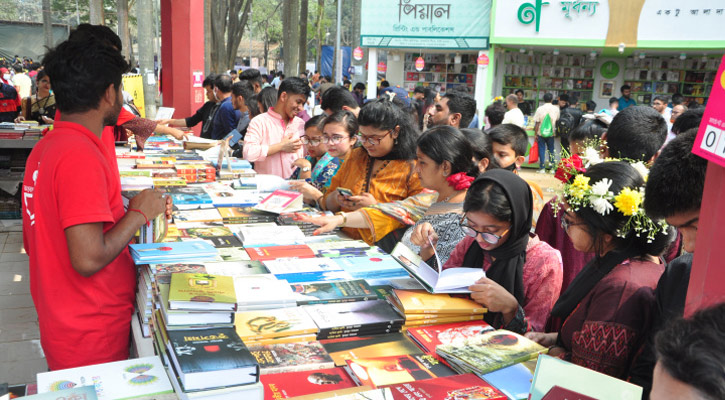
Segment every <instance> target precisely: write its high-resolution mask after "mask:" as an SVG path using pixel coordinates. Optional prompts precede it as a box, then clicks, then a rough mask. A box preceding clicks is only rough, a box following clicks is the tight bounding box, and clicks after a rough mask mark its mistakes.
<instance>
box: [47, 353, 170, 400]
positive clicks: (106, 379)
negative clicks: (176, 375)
mask: <svg viewBox="0 0 725 400" xmlns="http://www.w3.org/2000/svg"><path fill="white" fill-rule="evenodd" d="M80 386H92V387H94V388H95V391H96V396H97V397H98V399H99V400H110V399H130V398H134V397H142V396H152V395H159V394H163V393H172V392H173V389H172V388H171V383H170V382H169V379H168V377H167V375H166V371H165V370H164V367H163V365H162V364H161V360H160V359H159V357H157V356H153V357H143V358H136V359H131V360H124V361H116V362H110V363H105V364H97V365H89V366H85V367H78V368H70V369H63V370H58V371H50V372H41V373H39V374H38V393H41V394H42V393H48V392H57V391H59V390H64V389H71V388H76V387H80Z"/></svg>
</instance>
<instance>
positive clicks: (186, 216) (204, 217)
mask: <svg viewBox="0 0 725 400" xmlns="http://www.w3.org/2000/svg"><path fill="white" fill-rule="evenodd" d="M176 221H179V222H221V221H222V216H221V215H220V214H219V211H217V210H216V208H210V209H200V210H186V211H178V212H176V213H174V222H176Z"/></svg>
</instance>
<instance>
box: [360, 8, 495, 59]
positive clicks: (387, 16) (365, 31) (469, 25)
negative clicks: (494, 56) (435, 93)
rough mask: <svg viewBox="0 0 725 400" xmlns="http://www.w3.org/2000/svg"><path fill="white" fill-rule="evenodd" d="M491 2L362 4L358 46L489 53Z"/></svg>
mask: <svg viewBox="0 0 725 400" xmlns="http://www.w3.org/2000/svg"><path fill="white" fill-rule="evenodd" d="M491 1H492V0H447V1H430V0H397V1H396V0H362V6H361V10H362V11H361V17H360V45H361V46H363V47H378V48H411V49H451V50H459V49H461V50H464V49H465V50H484V49H488V37H489V32H490V15H491Z"/></svg>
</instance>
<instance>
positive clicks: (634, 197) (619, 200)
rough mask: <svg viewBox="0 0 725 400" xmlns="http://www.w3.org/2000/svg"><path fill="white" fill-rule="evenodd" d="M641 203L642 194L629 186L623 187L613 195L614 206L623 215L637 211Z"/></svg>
mask: <svg viewBox="0 0 725 400" xmlns="http://www.w3.org/2000/svg"><path fill="white" fill-rule="evenodd" d="M641 203H642V194H641V193H639V192H638V191H636V190H632V189H630V188H624V189H622V191H621V192H619V194H618V195H616V196H615V197H614V206H615V207H617V210H619V212H621V213H622V214H624V215H625V216H630V215H633V214H635V213H637V210H638V209H639V205H640V204H641Z"/></svg>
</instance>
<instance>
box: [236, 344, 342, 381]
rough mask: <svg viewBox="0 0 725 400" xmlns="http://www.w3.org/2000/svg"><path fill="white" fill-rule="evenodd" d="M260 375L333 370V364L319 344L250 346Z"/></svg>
mask: <svg viewBox="0 0 725 400" xmlns="http://www.w3.org/2000/svg"><path fill="white" fill-rule="evenodd" d="M249 351H250V352H251V353H252V355H253V356H254V357H255V358H256V360H257V362H258V363H259V367H260V368H261V371H262V375H267V374H279V373H283V372H293V371H309V370H315V369H323V368H333V367H334V366H335V363H334V362H333V361H332V359H331V358H330V356H329V355H328V354H327V352H326V351H325V349H324V348H323V347H322V345H321V344H320V343H319V342H308V343H282V344H271V345H263V346H250V347H249Z"/></svg>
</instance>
